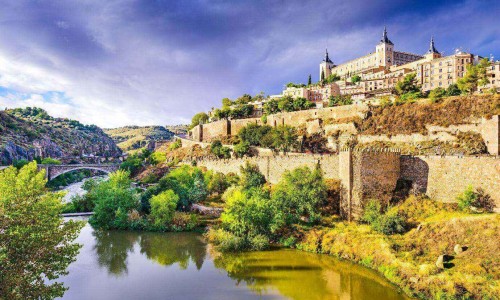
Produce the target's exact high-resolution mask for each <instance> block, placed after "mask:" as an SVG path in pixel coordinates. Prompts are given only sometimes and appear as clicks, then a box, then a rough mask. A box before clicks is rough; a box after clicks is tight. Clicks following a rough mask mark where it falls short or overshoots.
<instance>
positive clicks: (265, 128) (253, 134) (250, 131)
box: [238, 123, 272, 146]
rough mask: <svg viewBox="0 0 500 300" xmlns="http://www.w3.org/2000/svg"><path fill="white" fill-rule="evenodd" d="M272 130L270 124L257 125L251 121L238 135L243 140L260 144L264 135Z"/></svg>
mask: <svg viewBox="0 0 500 300" xmlns="http://www.w3.org/2000/svg"><path fill="white" fill-rule="evenodd" d="M271 130H272V127H271V126H269V125H257V124H254V123H250V124H248V125H247V126H245V127H243V128H241V129H240V131H239V132H238V137H239V138H240V140H241V141H242V142H247V143H248V144H250V145H252V146H260V145H261V141H262V139H263V137H264V136H265V135H266V134H268V133H269V132H270V131H271Z"/></svg>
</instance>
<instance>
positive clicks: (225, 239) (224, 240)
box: [206, 229, 247, 252]
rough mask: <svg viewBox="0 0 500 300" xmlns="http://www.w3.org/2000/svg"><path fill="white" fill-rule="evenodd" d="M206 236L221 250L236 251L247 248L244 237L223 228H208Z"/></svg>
mask: <svg viewBox="0 0 500 300" xmlns="http://www.w3.org/2000/svg"><path fill="white" fill-rule="evenodd" d="M206 237H207V239H208V241H210V242H211V243H212V244H214V245H215V246H216V247H217V248H218V249H219V250H221V251H225V252H237V251H241V250H244V249H246V248H247V242H246V240H245V239H244V238H242V237H239V236H236V235H235V234H233V233H231V232H229V231H226V230H224V229H210V230H209V231H208V232H207V234H206Z"/></svg>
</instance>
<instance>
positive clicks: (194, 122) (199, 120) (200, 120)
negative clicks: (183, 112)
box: [189, 112, 208, 129]
mask: <svg viewBox="0 0 500 300" xmlns="http://www.w3.org/2000/svg"><path fill="white" fill-rule="evenodd" d="M207 121H208V115H207V114H206V113H204V112H201V113H197V114H196V115H194V116H193V118H192V119H191V125H190V126H189V129H191V128H194V127H196V126H198V125H200V124H205V123H206V122H207Z"/></svg>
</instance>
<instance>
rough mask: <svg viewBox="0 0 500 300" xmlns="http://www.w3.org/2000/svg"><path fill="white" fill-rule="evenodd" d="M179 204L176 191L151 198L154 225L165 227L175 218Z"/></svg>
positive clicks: (169, 191)
mask: <svg viewBox="0 0 500 300" xmlns="http://www.w3.org/2000/svg"><path fill="white" fill-rule="evenodd" d="M178 202H179V196H177V195H176V194H175V193H174V191H172V190H166V191H164V192H161V193H160V194H158V195H156V196H153V197H152V198H151V214H150V217H151V218H152V219H153V222H154V225H155V226H158V227H162V226H163V227H164V226H166V225H168V224H169V223H170V222H171V221H172V219H173V218H174V212H175V209H176V208H177V204H178Z"/></svg>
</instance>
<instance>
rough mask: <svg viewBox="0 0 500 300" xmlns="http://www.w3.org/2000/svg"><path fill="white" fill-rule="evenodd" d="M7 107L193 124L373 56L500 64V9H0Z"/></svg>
mask: <svg viewBox="0 0 500 300" xmlns="http://www.w3.org/2000/svg"><path fill="white" fill-rule="evenodd" d="M0 7H1V9H0V107H1V108H2V109H3V108H4V107H22V106H33V105H36V106H40V107H43V108H45V109H47V110H48V111H49V113H51V114H52V115H55V116H62V117H70V118H75V119H78V120H80V121H82V122H84V123H93V124H96V125H99V126H102V127H115V126H122V125H131V124H137V125H148V124H160V125H164V124H179V123H188V122H189V120H190V118H191V116H192V115H193V114H194V113H196V112H199V111H206V110H209V109H210V108H211V107H214V106H218V105H220V100H221V99H222V98H224V97H230V98H235V97H238V96H239V95H241V94H243V93H249V94H257V93H259V92H261V91H264V92H265V93H266V94H277V93H279V92H280V91H281V89H282V87H283V85H284V84H286V83H287V82H290V81H293V82H305V81H306V80H307V76H308V75H309V74H312V76H313V80H317V79H318V78H317V77H318V64H319V62H320V61H321V60H322V58H323V55H324V51H325V47H328V50H329V53H330V58H331V59H332V60H333V61H334V62H335V63H341V62H343V61H347V60H349V59H352V58H355V57H358V56H361V55H364V54H367V53H369V52H372V51H373V50H374V47H375V45H376V43H377V42H378V41H379V39H380V36H381V33H382V30H383V27H384V26H387V29H388V32H389V37H390V39H391V40H392V41H393V42H394V44H395V49H396V50H400V51H407V52H415V53H424V52H425V51H426V50H427V49H428V44H429V39H430V37H431V35H434V37H435V41H436V47H437V48H438V50H439V51H442V52H444V53H445V55H446V54H451V53H452V52H453V50H454V49H456V48H462V49H463V50H465V51H471V52H472V53H475V54H479V55H482V56H489V55H490V54H492V55H494V56H495V57H496V59H500V18H499V15H500V2H499V1H498V0H493V1H397V0H389V1H366V0H365V1H360V0H352V1H326V0H323V1H316V0H308V1H303V0H301V1H293V0H292V1H283V0H280V1H278V0H262V1H260V0H255V1H245V0H240V1H237V0H232V1H223V0H217V1H210V0H198V1H187V0H182V1H179V0H175V1H174V0H172V1H161V0H156V1H153V0H151V1H149V0H148V1H146V0H144V1H136V0H106V1H102V0H85V1H83V0H81V1H68V0H59V1H55V0H54V1H45V0H29V1H28V0H26V1H25V0H11V1H10V0H0Z"/></svg>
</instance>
